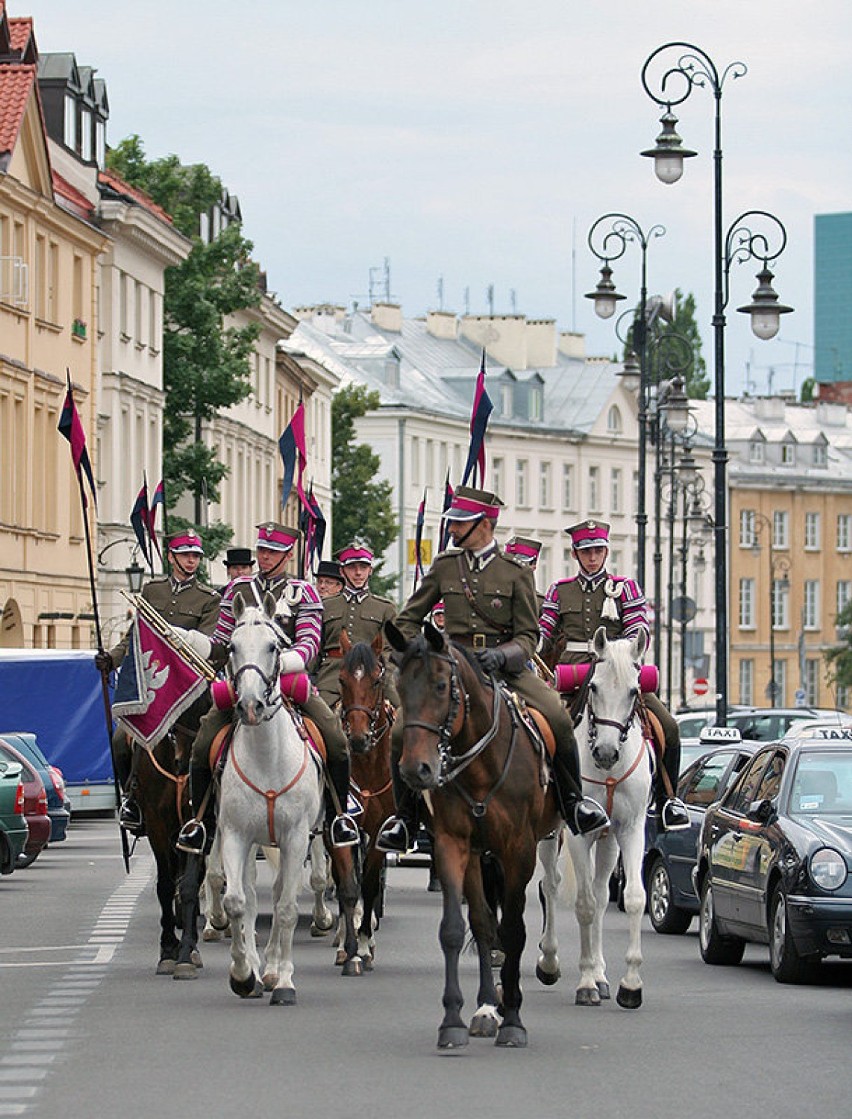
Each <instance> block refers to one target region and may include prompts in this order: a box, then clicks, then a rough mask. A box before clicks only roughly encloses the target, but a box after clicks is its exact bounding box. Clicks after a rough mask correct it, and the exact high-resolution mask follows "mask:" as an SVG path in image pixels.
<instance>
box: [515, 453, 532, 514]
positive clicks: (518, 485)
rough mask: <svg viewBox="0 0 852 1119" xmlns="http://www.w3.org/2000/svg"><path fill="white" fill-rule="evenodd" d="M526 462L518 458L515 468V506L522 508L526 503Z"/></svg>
mask: <svg viewBox="0 0 852 1119" xmlns="http://www.w3.org/2000/svg"><path fill="white" fill-rule="evenodd" d="M528 499H529V498H528V494H527V460H526V459H522V458H519V459H518V462H517V465H516V466H515V504H516V505H521V506H524V505H526V504H527V502H528Z"/></svg>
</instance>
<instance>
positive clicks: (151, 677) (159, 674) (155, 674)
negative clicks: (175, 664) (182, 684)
mask: <svg viewBox="0 0 852 1119" xmlns="http://www.w3.org/2000/svg"><path fill="white" fill-rule="evenodd" d="M142 678H143V681H144V684H145V699H146V700H147V702H148V705H149V706H150V705H151V704H152V703H153V702H154V700H155V699H156V697H157V692H158V691H159V690H160V688H162V687H164V686H165V683H166V681H167V680H168V678H169V666H168V665H167V664H160V662H159V661H158V660H155V659H154V654H153V652H152V650H151V649H146V650H145V652H144V653H143V654H142Z"/></svg>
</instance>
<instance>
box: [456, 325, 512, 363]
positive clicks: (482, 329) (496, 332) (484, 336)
mask: <svg viewBox="0 0 852 1119" xmlns="http://www.w3.org/2000/svg"><path fill="white" fill-rule="evenodd" d="M460 329H461V333H462V337H464V338H468V339H470V341H471V342H473V343H475V345H477V346H484V347H485V352H486V353H487V354H488V356H489V357H490V358H491V360H492V361H494V362H496V363H497V364H498V365H508V366H509V367H510V368H512V369H519V370H522V369H526V368H527V320H526V316H525V315H464V316H463V318H462V320H461V327H460Z"/></svg>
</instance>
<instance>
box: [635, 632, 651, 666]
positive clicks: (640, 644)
mask: <svg viewBox="0 0 852 1119" xmlns="http://www.w3.org/2000/svg"><path fill="white" fill-rule="evenodd" d="M647 648H648V634H647V633H646V631H645V630H644V629H640V630H639V632H638V633H637V634H636V636H635V637H634V638H633V645H632V646H631V653H632V656H633V660H634V661H635V662H636V663H637V664H641V663H642V660H643V659H644V656H645V650H646V649H647Z"/></svg>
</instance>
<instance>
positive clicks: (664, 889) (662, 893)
mask: <svg viewBox="0 0 852 1119" xmlns="http://www.w3.org/2000/svg"><path fill="white" fill-rule="evenodd" d="M672 892H673V891H672V880H671V877H670V876H669V872H668V868H667V867H666V864H665V863H664V862H663V860H662V858H661V857H660V856H659V855H657V857H656V858H655V859H654V861H653V863H652V864H651V872H650V874H649V875H648V916H649V917H650V918H651V924H652V925H653V926H654V928H655V929H656V931H657V932H658V933H665V934H669V935H672V936H681V935H682V934H683V933H685V932H686V930H687V929H688V928H689V926H690V925H691V924H692V914H691V913H687V912H686V910H684V909H679V908H678V907H677V906H676V905H675V904H674V902H673V901H672Z"/></svg>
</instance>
